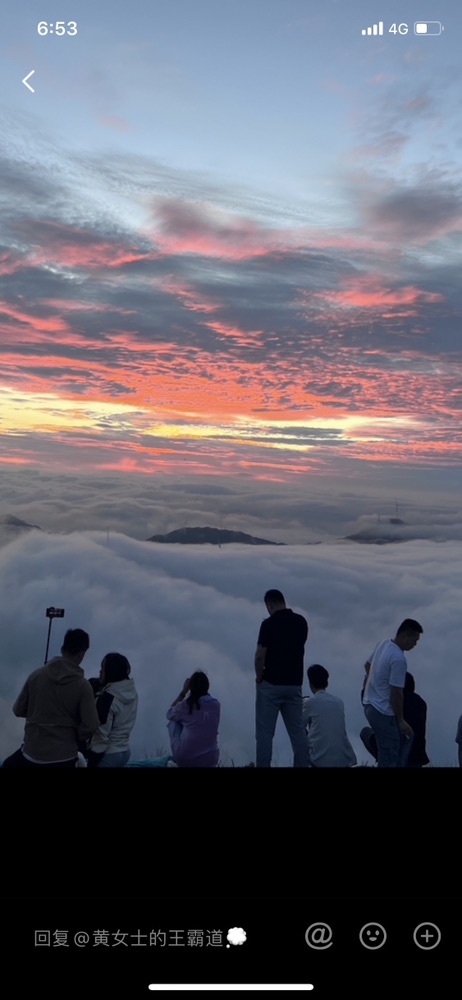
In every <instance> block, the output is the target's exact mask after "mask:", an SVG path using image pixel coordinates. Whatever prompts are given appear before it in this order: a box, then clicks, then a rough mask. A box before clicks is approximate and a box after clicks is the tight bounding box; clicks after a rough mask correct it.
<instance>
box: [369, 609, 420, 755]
mask: <svg viewBox="0 0 462 1000" xmlns="http://www.w3.org/2000/svg"><path fill="white" fill-rule="evenodd" d="M422 632H423V628H422V626H421V625H419V622H416V621H415V620H414V618H406V619H405V620H404V621H403V622H402V623H401V625H400V626H399V629H398V631H397V633H396V635H395V638H394V639H383V640H382V642H379V643H378V645H377V646H376V647H375V649H374V652H373V653H372V656H371V657H370V658H369V660H367V661H366V664H365V670H366V674H367V680H366V684H365V687H364V693H363V705H364V714H365V716H366V719H367V721H368V723H369V725H370V726H371V728H372V729H373V730H374V733H375V737H376V740H377V749H378V759H377V765H378V767H404V766H405V764H406V760H407V757H408V755H409V751H410V748H411V743H412V737H413V732H412V729H411V727H410V726H409V725H408V723H407V722H406V721H405V719H404V716H403V695H404V685H405V680H406V671H407V663H406V657H405V655H404V652H405V651H406V652H408V651H409V650H410V649H414V646H416V645H417V643H418V641H419V638H420V636H421V634H422Z"/></svg>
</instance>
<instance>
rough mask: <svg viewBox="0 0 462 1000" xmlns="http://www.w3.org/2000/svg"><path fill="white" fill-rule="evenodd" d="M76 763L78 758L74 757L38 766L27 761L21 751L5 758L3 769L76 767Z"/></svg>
mask: <svg viewBox="0 0 462 1000" xmlns="http://www.w3.org/2000/svg"><path fill="white" fill-rule="evenodd" d="M76 762H77V757H73V758H72V760H56V761H51V762H45V761H44V762H43V764H36V763H35V762H34V761H33V760H27V757H25V756H24V754H23V752H22V750H21V749H19V750H16V752H15V753H12V754H11V756H10V757H6V758H5V760H4V761H3V764H2V767H75V765H76Z"/></svg>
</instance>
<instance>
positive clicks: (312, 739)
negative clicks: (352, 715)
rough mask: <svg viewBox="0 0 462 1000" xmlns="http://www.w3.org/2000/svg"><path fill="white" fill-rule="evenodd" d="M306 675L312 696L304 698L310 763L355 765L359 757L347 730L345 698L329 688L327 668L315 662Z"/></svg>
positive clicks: (326, 765)
mask: <svg viewBox="0 0 462 1000" xmlns="http://www.w3.org/2000/svg"><path fill="white" fill-rule="evenodd" d="M307 676H308V683H309V685H310V689H311V693H312V695H313V697H312V698H304V699H303V721H304V723H305V725H306V727H307V729H306V732H307V736H308V746H309V751H310V762H311V766H312V767H354V766H355V765H356V756H355V752H354V750H353V747H352V746H351V743H350V741H349V739H348V736H347V733H346V726H345V709H344V706H343V701H342V700H341V698H336V696H335V695H333V694H330V693H329V692H328V691H327V690H326V688H327V685H328V682H329V673H328V671H327V670H326V668H325V667H321V665H320V664H319V663H314V664H313V665H312V666H311V667H308V670H307Z"/></svg>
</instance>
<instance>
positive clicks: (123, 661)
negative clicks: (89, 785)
mask: <svg viewBox="0 0 462 1000" xmlns="http://www.w3.org/2000/svg"><path fill="white" fill-rule="evenodd" d="M130 671H131V667H130V664H129V662H128V660H127V657H126V656H123V655H122V654H121V653H107V654H106V656H105V657H104V658H103V660H102V662H101V670H100V675H99V679H97V678H94V677H91V678H90V684H91V686H92V688H93V691H94V693H95V696H96V710H97V712H98V718H99V723H100V724H99V728H98V729H97V731H96V733H95V734H94V736H93V738H92V740H91V743H90V749H89V751H88V766H89V767H125V765H126V764H127V763H128V761H129V760H130V745H129V739H130V733H131V731H132V729H133V726H134V725H135V721H136V713H137V708H138V695H137V693H136V689H135V682H134V681H133V679H132V678H131V677H130Z"/></svg>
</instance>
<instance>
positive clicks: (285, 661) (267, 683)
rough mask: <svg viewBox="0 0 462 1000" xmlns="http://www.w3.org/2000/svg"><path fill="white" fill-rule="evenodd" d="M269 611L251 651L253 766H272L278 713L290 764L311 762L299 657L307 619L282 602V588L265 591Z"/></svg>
mask: <svg viewBox="0 0 462 1000" xmlns="http://www.w3.org/2000/svg"><path fill="white" fill-rule="evenodd" d="M264 601H265V604H266V608H267V611H268V614H269V618H265V620H264V621H263V622H262V624H261V627H260V632H259V635H258V644H257V650H256V653H255V674H256V682H257V699H256V707H255V732H256V740H257V760H256V765H257V767H271V755H272V750H273V738H274V733H275V730H276V722H277V718H278V715H279V712H280V713H281V715H282V719H283V722H284V725H285V727H286V729H287V733H288V735H289V739H290V742H291V744H292V749H293V751H294V767H309V766H310V757H309V750H308V739H307V735H306V730H305V726H304V723H303V715H302V705H303V699H302V684H303V657H304V652H305V643H306V640H307V638H308V623H307V621H306V618H304V617H303V615H297V614H295V612H294V611H292V610H291V609H290V608H287V607H286V602H285V600H284V596H283V594H281V591H280V590H267V592H266V594H265V597H264Z"/></svg>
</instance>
